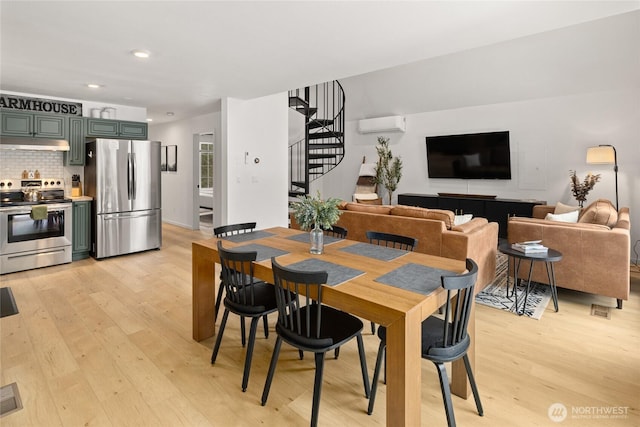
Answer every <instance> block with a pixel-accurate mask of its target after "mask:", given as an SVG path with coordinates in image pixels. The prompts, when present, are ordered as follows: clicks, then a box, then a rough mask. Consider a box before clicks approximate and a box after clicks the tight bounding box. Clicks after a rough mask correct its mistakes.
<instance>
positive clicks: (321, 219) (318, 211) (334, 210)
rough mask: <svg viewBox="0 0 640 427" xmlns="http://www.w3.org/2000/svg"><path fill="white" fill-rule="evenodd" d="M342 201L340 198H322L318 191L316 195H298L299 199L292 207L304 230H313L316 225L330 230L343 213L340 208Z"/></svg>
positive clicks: (297, 220)
mask: <svg viewBox="0 0 640 427" xmlns="http://www.w3.org/2000/svg"><path fill="white" fill-rule="evenodd" d="M340 202H341V201H340V199H335V198H328V199H327V200H322V198H321V197H320V192H319V191H318V193H317V195H316V196H315V197H310V196H308V195H305V196H298V201H297V202H294V203H293V204H292V205H291V207H292V209H293V215H294V217H295V219H296V222H297V223H298V224H299V225H300V227H301V228H302V229H303V230H311V229H312V228H314V227H315V226H318V227H319V228H321V229H323V230H328V229H331V227H332V226H333V225H334V224H335V223H336V222H338V218H339V217H340V214H341V213H342V212H341V211H340V209H338V205H339V204H340Z"/></svg>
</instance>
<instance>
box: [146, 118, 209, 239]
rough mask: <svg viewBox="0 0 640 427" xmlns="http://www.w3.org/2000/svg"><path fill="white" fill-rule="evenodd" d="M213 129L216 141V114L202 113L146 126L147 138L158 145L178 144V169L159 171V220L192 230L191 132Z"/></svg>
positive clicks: (194, 166)
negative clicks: (160, 205) (160, 143)
mask: <svg viewBox="0 0 640 427" xmlns="http://www.w3.org/2000/svg"><path fill="white" fill-rule="evenodd" d="M204 132H214V134H215V139H216V142H217V140H218V135H219V134H220V113H219V112H217V113H211V114H205V115H202V116H197V117H192V118H190V119H185V120H178V121H174V122H170V123H162V124H152V125H150V126H149V139H151V140H155V141H161V142H162V145H177V146H178V171H177V172H161V179H162V220H163V221H166V222H168V223H171V224H175V225H179V226H181V227H185V228H190V229H194V228H197V227H198V224H194V223H193V218H194V207H195V204H194V201H193V189H194V186H195V185H197V183H196V182H194V180H193V170H194V168H199V165H197V164H196V165H194V164H193V157H194V156H193V154H194V153H193V134H196V133H204Z"/></svg>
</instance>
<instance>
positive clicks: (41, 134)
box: [0, 110, 68, 139]
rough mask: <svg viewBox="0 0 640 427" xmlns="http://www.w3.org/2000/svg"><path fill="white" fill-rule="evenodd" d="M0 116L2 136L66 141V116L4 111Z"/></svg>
mask: <svg viewBox="0 0 640 427" xmlns="http://www.w3.org/2000/svg"><path fill="white" fill-rule="evenodd" d="M0 116H1V117H2V119H1V120H0V122H1V129H0V134H1V135H2V136H22V137H31V138H51V139H67V134H68V130H67V129H68V127H67V126H68V118H67V117H68V116H62V115H59V114H45V113H28V112H22V111H6V110H2V111H0Z"/></svg>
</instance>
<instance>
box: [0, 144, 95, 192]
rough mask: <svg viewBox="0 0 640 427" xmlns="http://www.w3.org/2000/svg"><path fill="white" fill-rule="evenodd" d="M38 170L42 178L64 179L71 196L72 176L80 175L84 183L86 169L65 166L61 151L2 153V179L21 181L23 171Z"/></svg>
mask: <svg viewBox="0 0 640 427" xmlns="http://www.w3.org/2000/svg"><path fill="white" fill-rule="evenodd" d="M36 169H37V170H38V171H40V177H41V178H63V179H64V189H65V193H66V194H67V195H70V194H71V175H73V174H77V175H80V180H81V181H84V167H82V166H64V153H62V152H60V151H25V150H15V151H13V150H8V151H0V179H20V178H21V177H22V171H23V170H26V171H27V172H28V171H30V170H32V171H34V172H35V171H36Z"/></svg>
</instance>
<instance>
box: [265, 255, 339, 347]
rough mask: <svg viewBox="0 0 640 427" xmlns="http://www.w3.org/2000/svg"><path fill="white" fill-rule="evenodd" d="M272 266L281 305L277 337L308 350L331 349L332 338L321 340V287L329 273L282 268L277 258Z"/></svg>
mask: <svg viewBox="0 0 640 427" xmlns="http://www.w3.org/2000/svg"><path fill="white" fill-rule="evenodd" d="M271 266H272V269H273V283H274V286H275V290H276V304H277V305H278V324H277V327H276V330H277V331H278V333H279V334H281V335H282V336H283V338H285V339H286V340H288V341H289V342H295V343H298V344H301V345H302V346H305V347H309V348H315V347H324V346H329V345H331V344H332V339H331V338H321V336H320V330H321V325H322V285H323V284H324V283H327V277H328V276H329V275H328V273H327V272H326V271H300V270H294V269H291V268H287V267H283V266H281V265H280V264H278V262H277V261H276V259H275V257H272V258H271Z"/></svg>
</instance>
